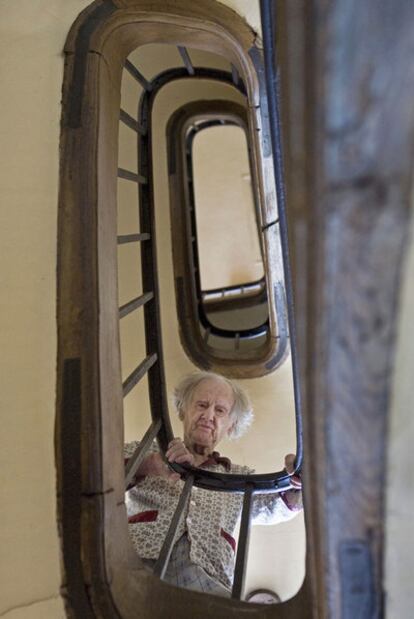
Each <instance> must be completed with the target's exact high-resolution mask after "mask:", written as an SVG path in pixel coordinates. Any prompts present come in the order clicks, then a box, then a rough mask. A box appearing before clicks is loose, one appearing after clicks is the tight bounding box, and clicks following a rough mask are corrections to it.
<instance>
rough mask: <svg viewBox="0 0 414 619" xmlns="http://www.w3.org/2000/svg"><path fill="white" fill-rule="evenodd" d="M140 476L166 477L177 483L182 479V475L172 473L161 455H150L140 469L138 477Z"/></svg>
mask: <svg viewBox="0 0 414 619" xmlns="http://www.w3.org/2000/svg"><path fill="white" fill-rule="evenodd" d="M139 475H153V476H158V477H164V478H165V479H168V481H171V482H176V481H178V480H179V479H180V474H179V473H175V472H174V471H172V470H171V469H170V467H169V466H168V464H166V463H165V462H164V460H163V459H162V457H161V455H160V454H159V453H150V454H148V456H147V457H146V458H145V459H144V461H143V462H142V464H141V466H140V467H139V469H138V472H137V476H139Z"/></svg>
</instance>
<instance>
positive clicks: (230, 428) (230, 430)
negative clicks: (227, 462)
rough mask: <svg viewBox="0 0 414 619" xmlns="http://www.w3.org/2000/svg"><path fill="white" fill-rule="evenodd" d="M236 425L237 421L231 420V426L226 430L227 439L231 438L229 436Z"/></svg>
mask: <svg viewBox="0 0 414 619" xmlns="http://www.w3.org/2000/svg"><path fill="white" fill-rule="evenodd" d="M236 423H237V419H233V423H232V424H231V426H230V427H229V429H228V430H227V438H231V434H232V432H233V430H234V429H235V427H236Z"/></svg>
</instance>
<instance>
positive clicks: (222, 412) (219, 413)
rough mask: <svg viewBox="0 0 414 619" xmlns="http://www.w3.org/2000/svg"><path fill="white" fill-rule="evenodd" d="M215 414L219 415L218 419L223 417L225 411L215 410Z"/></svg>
mask: <svg viewBox="0 0 414 619" xmlns="http://www.w3.org/2000/svg"><path fill="white" fill-rule="evenodd" d="M216 413H217V415H220V417H223V415H225V414H226V411H225V410H224V408H216Z"/></svg>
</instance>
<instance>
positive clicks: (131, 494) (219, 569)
mask: <svg viewBox="0 0 414 619" xmlns="http://www.w3.org/2000/svg"><path fill="white" fill-rule="evenodd" d="M137 446H138V443H137V442H132V443H128V444H127V445H125V457H126V458H129V457H130V456H131V455H132V454H133V453H134V451H135V449H136V448H137ZM151 451H158V447H157V446H156V444H155V443H154V445H153V446H152V448H151ZM200 468H203V469H206V470H208V471H215V472H218V473H235V474H242V475H251V474H252V473H253V472H254V471H253V469H251V468H249V467H247V466H241V465H238V464H232V463H231V462H230V460H228V459H227V458H221V457H220V454H218V452H214V453H213V455H212V456H211V457H210V458H209V459H208V460H207V461H206V462H204V463H203V464H202V466H201V467H200ZM183 486H184V482H182V481H181V480H179V481H177V482H171V481H168V480H167V479H165V478H163V477H159V476H150V475H148V476H145V477H142V478H137V481H136V484H135V485H134V486H133V487H132V488H130V489H129V490H128V491H127V492H126V507H127V514H128V523H129V532H130V536H131V539H132V543H133V545H134V547H135V550H136V551H137V553H138V555H139V556H140V557H142V558H143V559H157V558H158V555H159V553H160V550H161V547H162V544H163V542H164V539H165V536H166V534H167V531H168V527H169V525H170V522H171V518H172V516H173V514H174V511H175V508H176V506H177V503H178V500H179V497H180V494H181V492H182V489H183ZM242 503H243V495H242V494H234V493H230V492H214V491H212V490H204V489H202V488H196V487H193V488H192V490H191V497H190V500H189V502H188V507H187V510H186V512H185V514H184V515H183V516H184V517H182V518H181V521H180V524H179V526H178V529H177V533H176V541H177V540H178V539H179V538H180V537H181V536H182V535H183V534H184V533H186V534H187V536H188V538H189V540H190V558H191V560H192V561H193V562H194V563H196V564H197V565H199V566H200V567H202V568H203V569H204V570H205V571H206V572H207V573H208V574H209V575H210V576H212V577H213V578H215V579H216V580H217V581H219V582H220V583H221V584H223V585H224V586H225V587H227V588H231V586H232V583H233V572H234V562H235V551H236V540H235V539H234V537H233V536H234V531H235V528H236V525H237V523H238V521H239V518H240V515H241V509H242ZM301 508H302V500H301V492H300V491H298V490H287V491H286V492H283V493H279V494H276V493H275V494H255V495H254V499H253V507H252V523H253V524H275V523H278V522H282V521H285V520H289V519H291V518H292V517H293V516H294V515H295V513H296V512H297V511H299V510H300V509H301Z"/></svg>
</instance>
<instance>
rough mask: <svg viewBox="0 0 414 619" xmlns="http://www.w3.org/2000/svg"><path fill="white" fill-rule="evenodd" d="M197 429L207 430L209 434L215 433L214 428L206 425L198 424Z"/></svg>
mask: <svg viewBox="0 0 414 619" xmlns="http://www.w3.org/2000/svg"><path fill="white" fill-rule="evenodd" d="M196 428H198V429H201V430H206V431H209V432H212V431H213V428H212V427H211V426H206V425H204V424H202V423H199V424H197V426H196Z"/></svg>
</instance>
